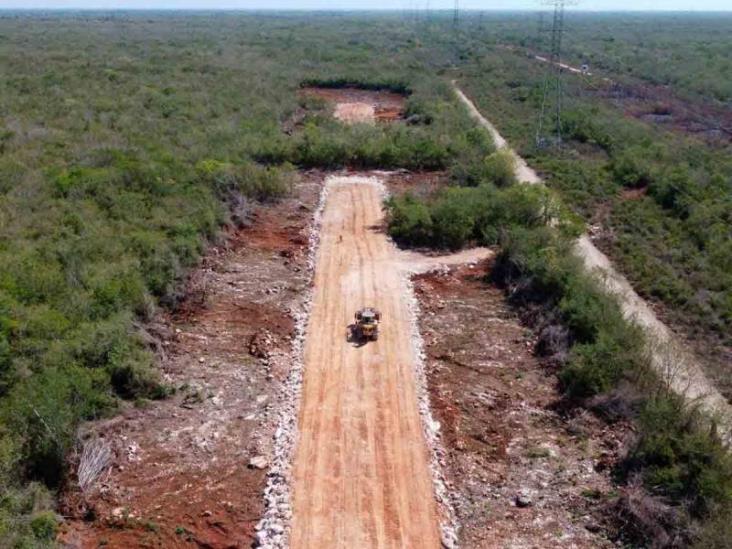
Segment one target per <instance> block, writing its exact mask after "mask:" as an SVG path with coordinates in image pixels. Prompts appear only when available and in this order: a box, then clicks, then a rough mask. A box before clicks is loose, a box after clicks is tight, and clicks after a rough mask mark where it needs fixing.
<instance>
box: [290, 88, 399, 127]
mask: <svg viewBox="0 0 732 549" xmlns="http://www.w3.org/2000/svg"><path fill="white" fill-rule="evenodd" d="M300 93H302V94H303V95H306V96H310V97H317V98H320V99H324V100H325V101H327V102H328V103H331V104H333V105H334V109H335V112H334V116H335V117H336V118H337V119H338V120H340V121H342V122H347V123H354V122H394V121H396V120H399V119H401V118H403V117H404V102H405V97H404V96H403V95H401V94H398V93H394V92H390V91H386V90H361V89H357V88H316V87H308V88H303V89H302V90H301V92H300Z"/></svg>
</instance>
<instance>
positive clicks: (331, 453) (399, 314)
mask: <svg viewBox="0 0 732 549" xmlns="http://www.w3.org/2000/svg"><path fill="white" fill-rule="evenodd" d="M334 179H335V181H331V182H330V188H329V194H328V198H327V202H326V205H325V210H324V212H323V222H322V229H321V245H320V248H319V251H318V262H317V268H316V274H315V278H314V294H313V305H312V312H311V316H310V319H309V325H308V337H307V342H306V348H305V374H304V381H303V386H302V402H301V408H300V419H299V427H300V432H299V440H298V445H297V448H296V451H295V458H294V466H293V488H292V492H293V523H292V531H291V537H290V542H291V546H292V547H293V548H299V547H439V545H440V531H439V527H438V512H437V504H436V502H435V499H434V491H433V490H434V489H433V483H432V475H431V472H430V465H429V461H430V459H429V453H428V449H427V445H426V443H425V440H424V436H423V430H422V423H421V418H420V412H419V409H418V406H417V395H416V390H415V381H414V375H413V371H412V365H413V364H414V361H415V360H416V357H414V356H413V352H412V345H411V342H410V335H411V329H410V311H409V306H408V303H407V302H406V300H405V299H404V296H405V293H406V287H405V284H404V281H403V272H402V271H401V269H400V267H399V264H398V257H397V256H398V252H397V250H396V249H395V248H394V247H393V246H392V245H390V243H389V242H388V241H387V239H386V237H385V235H383V234H381V233H379V232H377V231H376V230H374V229H373V227H374V226H375V225H377V224H378V223H379V222H380V220H381V216H382V212H381V193H380V189H379V187H378V186H377V185H375V184H373V181H372V180H371V179H365V178H359V177H355V178H334ZM344 217H348V218H350V219H352V221H351V222H350V224H348V223H346V224H344V223H343V219H344ZM344 225H345V227H344ZM341 227H343V228H344V229H345V230H344V231H343V234H340V235H339V234H337V233H338V232H339V230H340V228H341ZM340 237H342V240H341V238H340ZM365 305H373V306H376V307H377V308H380V309H381V310H382V311H383V313H384V320H383V323H382V329H381V336H380V338H379V341H378V342H374V343H369V344H368V345H365V346H361V347H356V346H353V345H351V344H349V343H348V342H347V341H346V338H345V328H346V326H347V325H348V324H349V323H350V322H351V320H350V319H351V318H352V315H353V312H354V311H355V310H356V309H358V308H359V307H361V306H365ZM324 387H328V390H323V388H324ZM336 455H337V457H336Z"/></svg>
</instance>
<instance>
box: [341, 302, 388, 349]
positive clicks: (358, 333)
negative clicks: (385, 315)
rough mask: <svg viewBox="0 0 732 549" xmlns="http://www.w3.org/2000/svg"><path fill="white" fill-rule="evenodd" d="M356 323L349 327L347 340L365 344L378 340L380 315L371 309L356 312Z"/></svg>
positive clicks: (366, 308)
mask: <svg viewBox="0 0 732 549" xmlns="http://www.w3.org/2000/svg"><path fill="white" fill-rule="evenodd" d="M355 317H356V323H355V324H352V325H351V326H349V333H348V340H349V341H354V340H355V341H357V342H359V343H365V342H367V341H376V340H377V339H379V321H380V320H381V313H380V312H379V311H377V310H376V309H374V308H373V307H365V308H363V309H360V310H358V311H356V315H355Z"/></svg>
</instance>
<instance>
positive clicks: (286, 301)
mask: <svg viewBox="0 0 732 549" xmlns="http://www.w3.org/2000/svg"><path fill="white" fill-rule="evenodd" d="M319 188H320V180H319V179H313V180H310V179H308V178H307V177H306V178H305V180H304V181H303V182H301V183H300V184H299V185H298V186H297V189H296V192H295V197H294V198H291V199H288V200H285V201H283V202H282V203H280V204H277V205H274V206H266V207H257V208H256V209H255V210H254V214H253V216H252V219H251V227H249V228H246V227H245V228H242V229H240V230H236V231H233V232H232V233H231V234H229V235H228V238H227V239H226V242H225V243H224V244H223V245H222V246H218V247H213V248H212V249H211V250H210V251H209V253H208V254H207V256H206V257H205V258H204V260H203V261H202V263H201V266H200V268H199V269H197V270H196V271H195V272H194V273H193V274H192V276H191V279H190V280H189V283H188V285H187V288H186V289H187V295H186V298H185V300H184V301H183V303H182V305H181V306H180V308H179V310H178V311H176V312H175V313H169V314H166V313H161V315H160V316H159V317H158V319H157V320H156V322H154V323H153V324H152V326H151V327H150V331H151V333H153V332H154V333H153V337H154V339H156V340H157V341H158V343H159V353H158V354H159V358H160V365H161V369H162V372H163V376H164V379H165V381H166V382H167V383H168V384H169V385H170V386H171V387H173V388H174V389H175V394H174V395H173V396H172V397H171V398H169V399H166V400H163V401H158V402H146V403H140V405H139V406H133V405H131V404H130V405H128V406H127V407H126V408H125V409H124V410H123V411H122V413H121V414H120V415H119V416H118V417H115V418H114V419H111V420H106V421H100V422H96V423H92V424H89V425H87V426H85V430H86V431H87V433H88V434H89V435H90V436H95V437H101V438H102V439H103V440H105V441H107V443H108V444H109V445H110V446H111V449H112V463H111V468H110V469H109V470H108V471H107V472H105V473H104V474H103V475H102V476H101V478H100V480H99V481H98V482H97V484H96V485H95V487H94V488H93V489H92V490H90V491H89V492H87V493H84V494H81V493H79V492H78V491H72V490H69V491H67V492H66V493H65V494H63V496H62V502H63V503H64V505H65V514H68V515H70V516H71V517H72V520H70V521H69V522H67V523H66V525H65V526H64V531H63V533H62V535H61V541H62V542H63V543H64V544H65V545H66V546H67V547H73V548H89V549H91V548H96V547H99V546H100V545H105V546H106V547H113V548H127V547H190V546H199V547H208V548H223V547H248V546H250V545H251V543H252V540H253V535H254V528H255V525H256V523H257V521H258V520H259V519H260V517H261V515H262V513H263V498H262V492H263V489H264V486H265V480H266V479H265V475H266V472H267V467H268V463H269V461H270V459H271V455H272V448H271V441H272V433H273V431H274V429H275V427H276V425H275V420H276V418H275V413H274V408H275V407H276V403H277V399H278V398H279V393H280V390H281V389H280V388H281V386H282V382H283V380H284V379H285V377H286V376H287V373H288V371H289V368H290V351H291V346H292V341H291V338H292V337H293V326H294V321H293V318H292V312H293V311H295V310H297V309H298V308H300V307H301V306H302V299H303V296H304V295H305V294H306V289H307V285H308V275H307V273H306V270H307V269H306V265H305V261H306V258H305V255H306V251H307V250H306V247H307V236H306V234H305V232H306V231H305V228H306V225H307V224H308V223H309V220H310V219H311V218H312V212H313V210H314V207H315V204H316V202H317V197H318V193H319Z"/></svg>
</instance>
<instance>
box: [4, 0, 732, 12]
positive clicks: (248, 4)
mask: <svg viewBox="0 0 732 549" xmlns="http://www.w3.org/2000/svg"><path fill="white" fill-rule="evenodd" d="M453 1H454V0H338V1H337V2H336V1H334V0H208V1H206V0H0V9H64V8H66V9H68V8H71V9H209V10H211V9H242V10H246V9H305V10H312V9H318V10H336V9H341V10H344V9H397V10H404V9H406V8H412V9H415V8H416V9H424V8H425V7H426V6H429V7H430V8H431V9H452V7H453ZM541 5H542V3H541V1H540V0H493V1H486V0H484V1H481V0H460V7H461V8H464V9H482V10H489V9H490V10H510V9H528V10H536V9H538V8H539V7H540V6H541ZM572 9H573V10H575V9H577V10H588V11H592V10H612V11H628V10H634V11H645V10H681V11H732V1H731V0H697V1H693V0H665V1H661V0H581V1H580V2H579V5H578V6H575V7H572Z"/></svg>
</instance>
